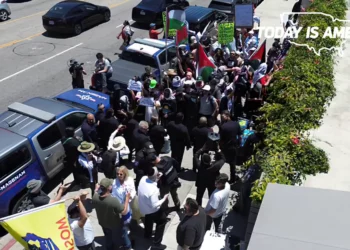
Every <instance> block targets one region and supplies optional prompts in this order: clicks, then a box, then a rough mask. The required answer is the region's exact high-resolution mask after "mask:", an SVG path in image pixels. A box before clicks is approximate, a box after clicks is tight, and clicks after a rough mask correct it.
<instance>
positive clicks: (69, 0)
mask: <svg viewBox="0 0 350 250" xmlns="http://www.w3.org/2000/svg"><path fill="white" fill-rule="evenodd" d="M84 3H85V2H83V1H74V0H67V1H62V2H59V3H57V4H56V5H59V4H64V5H68V6H69V7H75V6H78V5H81V4H84Z"/></svg>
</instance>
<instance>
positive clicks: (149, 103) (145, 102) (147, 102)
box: [139, 97, 154, 107]
mask: <svg viewBox="0 0 350 250" xmlns="http://www.w3.org/2000/svg"><path fill="white" fill-rule="evenodd" d="M139 105H140V106H146V107H154V99H153V98H148V97H141V99H140V102H139Z"/></svg>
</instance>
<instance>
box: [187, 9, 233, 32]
mask: <svg viewBox="0 0 350 250" xmlns="http://www.w3.org/2000/svg"><path fill="white" fill-rule="evenodd" d="M185 13H186V21H187V22H188V25H189V29H190V30H192V31H195V32H196V33H197V32H203V30H204V29H205V27H206V26H207V25H208V23H210V24H209V27H208V29H207V32H208V33H209V34H210V31H211V30H212V29H213V28H214V22H218V23H220V22H225V21H227V20H228V18H227V15H225V14H224V13H221V12H219V11H217V10H214V9H210V8H206V7H202V6H189V7H188V8H186V9H185Z"/></svg>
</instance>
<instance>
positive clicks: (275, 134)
mask: <svg viewBox="0 0 350 250" xmlns="http://www.w3.org/2000/svg"><path fill="white" fill-rule="evenodd" d="M307 11H309V12H311V11H312V12H323V13H327V14H330V15H332V16H333V17H335V18H338V19H345V12H346V3H345V1H344V0H332V1H329V0H314V2H313V3H312V4H311V6H310V7H309V9H308V10H307ZM300 25H301V26H302V27H319V30H318V31H319V34H321V36H319V37H318V38H316V39H306V36H305V33H306V29H302V31H301V32H300V34H299V37H298V38H297V39H296V40H295V42H296V43H299V44H308V45H309V46H313V47H314V48H315V49H316V50H318V49H319V48H321V47H327V48H331V47H336V46H339V45H340V43H341V39H340V38H336V39H332V38H322V35H323V33H324V30H325V29H326V28H327V27H332V28H334V27H341V26H342V25H343V23H341V22H332V19H331V18H330V17H327V16H323V15H301V16H300ZM333 65H334V51H326V50H323V51H322V52H321V55H320V56H318V55H316V54H315V53H314V52H313V51H310V50H308V48H306V47H297V46H294V45H293V46H292V47H291V48H290V50H289V53H288V55H287V58H286V60H285V62H284V68H283V70H281V71H279V72H277V73H276V74H275V75H274V82H273V85H272V86H271V87H270V88H269V97H268V100H267V104H266V105H264V107H262V108H261V111H263V117H262V118H261V119H262V123H263V132H264V134H265V140H264V142H263V143H264V145H263V147H261V148H259V149H258V151H257V154H256V160H257V161H258V163H259V164H260V166H261V167H262V169H263V171H264V176H263V177H262V179H261V180H260V181H257V182H255V184H254V187H253V189H252V194H251V197H252V199H253V200H254V201H257V202H261V201H262V199H263V196H264V193H265V190H266V187H267V184H268V183H270V182H272V183H280V184H287V185H295V184H301V183H302V181H303V180H305V178H306V176H308V175H316V174H317V173H327V172H328V169H329V163H328V158H327V156H326V154H325V152H324V151H323V150H321V149H318V148H316V147H315V146H314V145H313V144H312V141H311V140H310V139H309V136H308V133H307V131H308V130H310V129H316V128H318V127H319V126H320V125H321V121H322V118H323V115H324V114H325V112H326V109H327V106H328V105H329V104H330V102H331V100H332V99H333V97H334V96H335V87H334V84H333V81H334V73H333Z"/></svg>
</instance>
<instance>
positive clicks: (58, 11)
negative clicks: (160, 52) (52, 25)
mask: <svg viewBox="0 0 350 250" xmlns="http://www.w3.org/2000/svg"><path fill="white" fill-rule="evenodd" d="M70 9H71V8H70V6H69V5H68V4H56V5H55V6H53V7H52V8H51V9H50V10H49V13H52V14H55V15H62V16H63V15H65V14H66V13H68V11H69V10H70Z"/></svg>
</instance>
